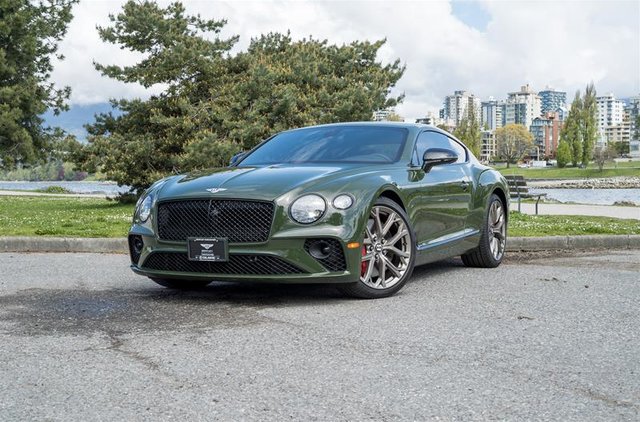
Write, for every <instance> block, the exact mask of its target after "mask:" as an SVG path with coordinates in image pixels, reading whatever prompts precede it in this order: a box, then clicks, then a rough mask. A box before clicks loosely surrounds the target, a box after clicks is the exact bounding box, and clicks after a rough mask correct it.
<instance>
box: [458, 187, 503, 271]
mask: <svg viewBox="0 0 640 422" xmlns="http://www.w3.org/2000/svg"><path fill="white" fill-rule="evenodd" d="M506 244H507V215H506V208H505V206H504V204H503V203H502V200H501V199H500V198H499V197H498V195H496V194H492V195H491V198H489V206H488V208H487V214H486V217H485V221H484V224H483V226H482V232H481V234H480V244H479V245H478V247H477V248H475V249H473V250H471V251H469V252H467V253H466V254H464V255H462V262H463V264H464V265H466V266H467V267H480V268H495V267H497V266H498V265H500V263H501V262H502V258H503V257H504V250H505V246H506Z"/></svg>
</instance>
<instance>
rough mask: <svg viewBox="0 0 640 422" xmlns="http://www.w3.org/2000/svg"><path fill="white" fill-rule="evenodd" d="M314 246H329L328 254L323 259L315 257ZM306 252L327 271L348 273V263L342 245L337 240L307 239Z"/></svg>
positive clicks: (305, 243)
mask: <svg viewBox="0 0 640 422" xmlns="http://www.w3.org/2000/svg"><path fill="white" fill-rule="evenodd" d="M314 246H315V247H318V246H320V247H322V246H328V253H327V254H322V255H321V256H322V257H318V256H314V254H315V253H314V251H313V249H314ZM304 250H305V251H307V253H308V254H309V255H311V256H312V257H313V258H314V259H315V260H316V261H318V262H320V263H321V264H322V266H323V267H325V268H326V269H327V271H346V270H347V261H346V260H345V258H344V252H343V250H342V244H341V243H340V242H339V241H337V240H336V239H307V240H305V242H304Z"/></svg>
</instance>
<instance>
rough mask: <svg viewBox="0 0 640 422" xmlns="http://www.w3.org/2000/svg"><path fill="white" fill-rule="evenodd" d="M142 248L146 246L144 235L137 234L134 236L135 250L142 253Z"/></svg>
mask: <svg viewBox="0 0 640 422" xmlns="http://www.w3.org/2000/svg"><path fill="white" fill-rule="evenodd" d="M142 248H144V242H143V241H142V237H140V236H136V237H134V238H133V250H134V251H136V253H142Z"/></svg>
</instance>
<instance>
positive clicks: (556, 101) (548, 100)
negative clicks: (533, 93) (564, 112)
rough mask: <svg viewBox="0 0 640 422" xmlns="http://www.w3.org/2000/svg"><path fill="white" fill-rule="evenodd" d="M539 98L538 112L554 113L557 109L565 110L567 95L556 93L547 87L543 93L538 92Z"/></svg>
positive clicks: (562, 92) (561, 92)
mask: <svg viewBox="0 0 640 422" xmlns="http://www.w3.org/2000/svg"><path fill="white" fill-rule="evenodd" d="M538 95H539V96H540V112H541V113H543V114H544V113H548V112H556V111H557V110H558V109H559V108H565V109H566V108H567V93H566V92H564V91H556V90H555V89H553V88H551V87H549V86H547V87H546V88H545V89H544V91H540V92H538Z"/></svg>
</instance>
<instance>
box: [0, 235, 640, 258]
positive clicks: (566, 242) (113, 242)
mask: <svg viewBox="0 0 640 422" xmlns="http://www.w3.org/2000/svg"><path fill="white" fill-rule="evenodd" d="M563 249H573V250H585V249H640V235H637V234H631V235H603V236H546V237H510V238H509V239H508V241H507V251H508V252H509V251H511V252H529V251H531V252H534V251H548V250H563ZM0 252H91V253H121V254H128V253H129V246H128V244H127V238H125V237H122V238H81V237H24V236H22V237H0Z"/></svg>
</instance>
